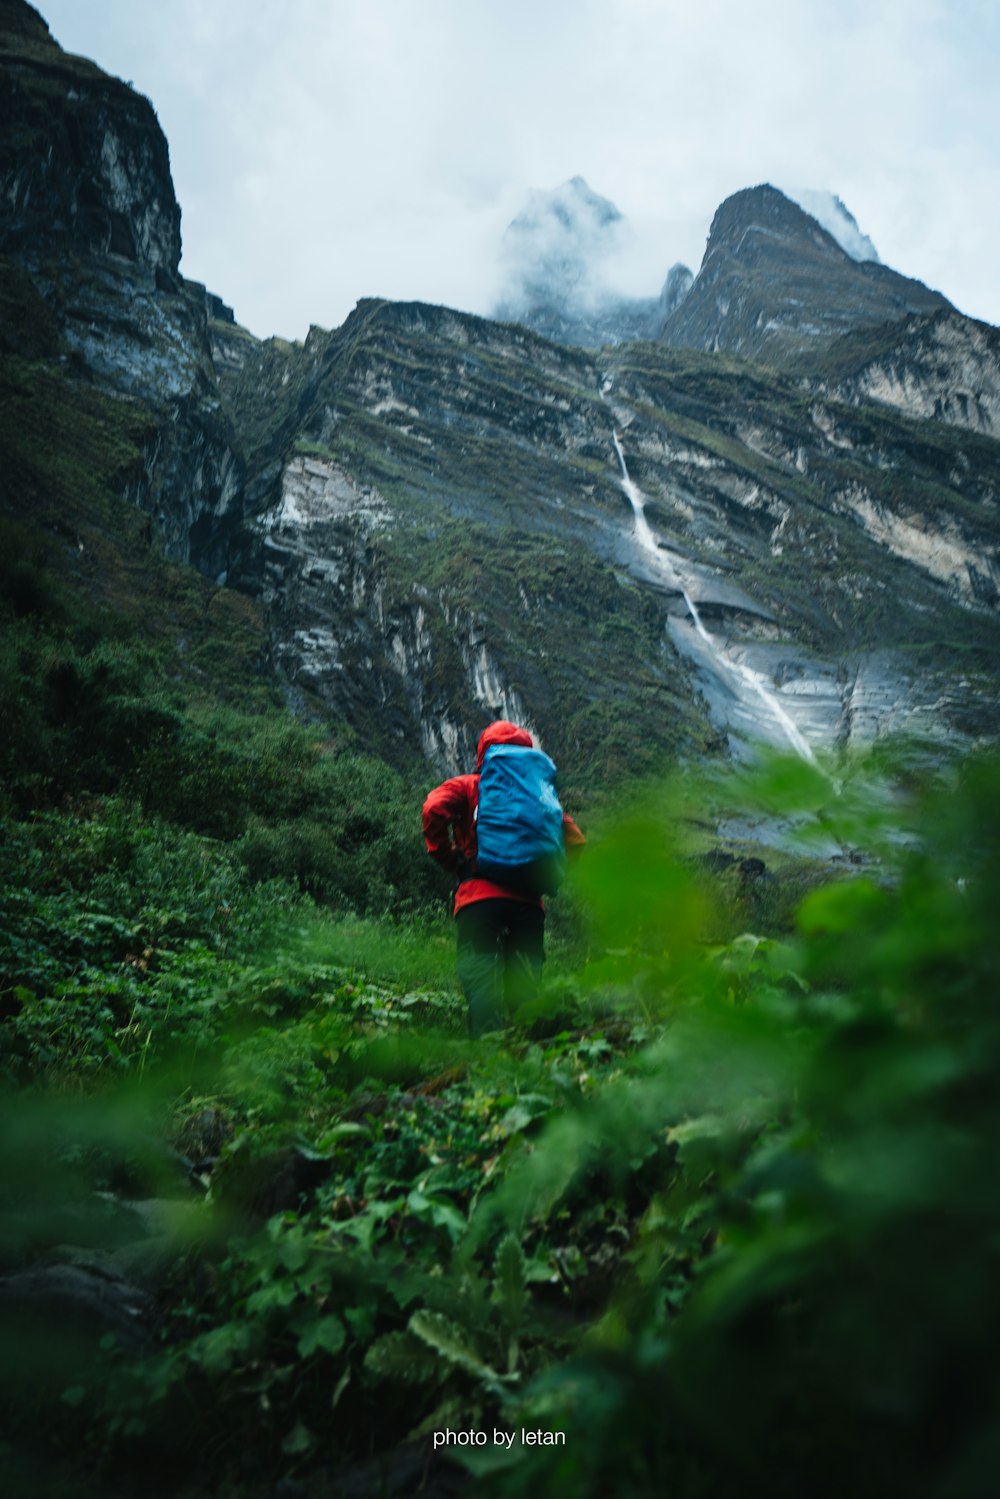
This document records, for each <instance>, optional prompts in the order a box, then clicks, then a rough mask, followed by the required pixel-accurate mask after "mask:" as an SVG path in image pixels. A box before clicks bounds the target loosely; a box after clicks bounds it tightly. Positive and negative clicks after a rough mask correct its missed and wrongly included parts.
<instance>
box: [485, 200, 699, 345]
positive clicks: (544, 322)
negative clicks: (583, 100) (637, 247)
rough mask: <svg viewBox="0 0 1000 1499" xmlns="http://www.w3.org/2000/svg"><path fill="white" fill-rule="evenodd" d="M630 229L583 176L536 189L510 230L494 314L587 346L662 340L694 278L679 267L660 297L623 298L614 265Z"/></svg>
mask: <svg viewBox="0 0 1000 1499" xmlns="http://www.w3.org/2000/svg"><path fill="white" fill-rule="evenodd" d="M629 234H630V231H629V228H628V225H627V223H626V221H625V219H624V217H623V216H622V214H621V213H620V212H619V211H618V209H617V208H616V207H615V205H614V204H613V203H612V202H611V201H610V200H609V199H607V198H602V197H601V196H600V194H598V193H595V192H594V191H593V189H592V188H591V187H590V186H589V185H588V184H587V182H585V181H584V179H583V178H582V177H573V178H571V179H570V181H569V182H564V183H563V184H562V185H561V186H560V187H557V188H554V189H553V190H552V191H551V192H547V193H542V192H538V193H535V194H533V196H532V198H531V200H530V202H529V203H528V205H527V206H526V207H525V208H524V209H523V210H522V212H521V213H519V214H518V215H517V217H516V218H514V219H513V220H512V221H511V223H510V224H509V225H508V226H507V229H506V231H505V233H504V237H503V244H502V246H501V259H502V263H503V269H504V286H503V291H502V293H501V296H500V298H499V300H498V302H497V305H496V307H495V308H494V316H495V317H497V318H499V319H501V320H503V321H508V322H518V323H523V324H524V326H525V327H527V328H531V329H532V330H533V331H534V332H535V333H541V334H543V335H544V336H545V337H546V338H551V339H555V340H556V341H557V342H559V343H570V344H578V345H579V346H580V347H582V348H586V349H597V348H600V347H601V346H602V345H604V344H617V343H621V342H622V341H623V340H632V341H634V340H636V339H641V338H653V337H655V336H656V334H657V333H659V331H660V329H661V328H662V327H663V324H664V321H665V319H666V318H667V316H668V315H669V314H670V313H671V312H672V311H673V310H674V309H675V308H676V307H677V306H679V304H680V303H681V301H683V299H684V297H685V296H686V294H687V292H688V290H689V289H690V286H691V282H692V280H693V277H692V275H691V272H690V271H689V270H688V268H687V267H686V266H683V265H675V266H674V267H673V269H672V270H671V271H670V273H669V275H668V277H667V279H666V281H665V282H664V285H663V289H662V291H661V293H660V295H659V297H633V296H625V295H623V294H622V292H621V290H620V289H616V285H615V279H616V278H615V274H614V262H615V257H616V256H617V255H620V254H621V253H622V251H623V250H624V249H625V248H626V247H627V244H628V241H629Z"/></svg>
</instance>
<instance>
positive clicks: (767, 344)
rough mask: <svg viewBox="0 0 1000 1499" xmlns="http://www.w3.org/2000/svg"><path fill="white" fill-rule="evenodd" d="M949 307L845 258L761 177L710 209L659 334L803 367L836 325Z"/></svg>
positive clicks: (841, 328)
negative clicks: (690, 272) (697, 252)
mask: <svg viewBox="0 0 1000 1499" xmlns="http://www.w3.org/2000/svg"><path fill="white" fill-rule="evenodd" d="M872 248H874V247H872ZM950 307H951V303H950V302H949V301H948V300H947V298H946V297H944V296H942V295H941V293H940V292H936V291H931V290H930V289H929V288H928V287H926V286H925V285H924V284H923V282H921V281H915V280H912V279H911V278H910V277H908V276H901V275H900V274H899V273H898V272H896V271H893V270H890V269H889V268H888V266H883V265H880V264H876V263H873V262H872V261H870V260H868V261H865V262H860V261H859V260H857V259H855V258H854V257H853V256H852V255H851V254H849V253H848V251H847V250H845V249H844V248H843V246H842V245H841V244H840V243H839V242H838V240H837V239H836V238H835V237H834V235H833V234H831V233H830V232H829V231H828V230H827V229H826V228H824V227H823V225H822V224H820V223H819V222H818V220H817V219H816V218H815V216H814V215H813V214H811V213H808V212H806V210H805V209H804V208H802V207H800V206H799V204H798V203H794V202H793V201H792V199H791V198H789V197H788V196H787V195H786V194H785V193H783V192H781V191H780V190H779V189H778V188H776V187H773V186H772V185H771V184H770V183H761V184H760V185H758V186H757V187H749V188H743V189H742V190H741V191H739V192H736V193H733V194H732V195H731V196H730V197H728V198H726V200H725V201H724V202H723V203H721V204H720V206H719V208H718V209H717V210H716V213H715V217H714V218H713V220H712V227H711V230H710V231H709V236H708V244H707V246H706V248H705V255H704V258H703V260H702V263H701V267H700V269H699V271H698V275H697V277H696V278H695V281H694V285H693V286H692V287H691V290H690V292H689V294H688V295H687V297H686V298H685V299H684V301H683V303H682V304H681V306H680V307H678V308H677V310H676V311H675V312H674V313H672V314H671V315H670V317H669V318H668V319H667V321H666V323H665V325H664V329H663V338H664V340H665V341H666V342H667V343H669V344H671V345H673V346H675V347H681V348H702V349H710V350H723V351H725V352H727V353H732V354H740V355H743V356H744V357H745V358H749V359H755V360H759V361H761V362H763V363H767V364H773V365H779V366H787V365H789V364H791V365H793V366H798V367H802V368H808V367H811V366H812V367H815V366H817V365H819V364H821V363H822V361H823V359H824V358H825V356H826V354H827V353H828V351H829V349H830V346H831V344H832V342H833V341H835V340H836V339H838V338H839V337H841V336H842V335H843V334H845V333H854V332H856V331H857V330H858V329H860V328H865V327H872V326H878V325H882V324H892V323H895V322H898V321H899V320H900V319H902V318H905V317H908V316H910V315H912V314H920V315H927V314H930V313H932V312H935V311H937V310H938V309H940V308H950Z"/></svg>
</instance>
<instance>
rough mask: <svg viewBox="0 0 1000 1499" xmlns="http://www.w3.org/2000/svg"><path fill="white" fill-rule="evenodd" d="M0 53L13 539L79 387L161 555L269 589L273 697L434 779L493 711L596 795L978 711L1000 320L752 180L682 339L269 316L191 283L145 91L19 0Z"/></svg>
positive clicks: (954, 724) (978, 726) (678, 297)
mask: <svg viewBox="0 0 1000 1499" xmlns="http://www.w3.org/2000/svg"><path fill="white" fill-rule="evenodd" d="M0 65H2V79H3V81H2V90H3V92H2V99H3V106H2V115H0V124H2V131H0V136H2V141H0V183H2V186H3V196H2V199H0V201H2V203H3V205H4V207H3V212H2V220H0V247H2V256H3V260H2V264H0V296H2V304H3V309H4V312H3V319H4V320H3V344H2V350H0V382H2V383H3V388H4V390H5V391H6V392H7V393H8V394H9V393H11V392H13V396H12V398H11V399H12V400H14V398H15V397H16V403H15V404H16V409H17V411H18V412H19V413H20V415H19V417H18V419H17V422H16V423H10V422H7V423H5V424H3V425H2V426H0V475H2V476H3V478H2V484H3V488H2V496H0V498H2V505H3V509H4V510H5V512H6V513H7V515H8V516H13V517H15V518H16V520H17V522H18V524H19V525H21V526H22V527H27V528H28V532H26V533H24V534H30V529H31V528H32V527H34V528H36V530H37V529H38V528H41V529H45V530H47V533H48V534H50V535H52V536H60V535H62V536H63V537H65V528H66V517H65V514H62V515H60V513H59V507H60V506H62V507H63V509H64V510H65V506H66V505H67V504H68V503H70V501H69V500H68V499H67V498H65V497H66V496H67V495H68V494H69V492H70V491H69V490H68V488H67V486H66V485H65V483H63V482H62V480H60V483H62V487H61V488H60V487H59V486H58V485H56V478H55V477H53V475H52V473H51V466H50V467H49V468H46V467H45V465H44V463H43V462H42V459H41V458H40V457H39V455H38V442H39V441H41V434H42V433H43V432H44V428H45V422H46V420H47V413H49V412H50V411H51V410H53V409H58V410H64V411H71V412H79V413H80V423H81V426H80V430H81V432H85V434H86V442H85V443H82V444H81V443H75V444H74V447H75V449H76V450H77V451H79V453H80V458H79V461H80V463H81V465H86V464H91V465H95V466H99V467H100V470H101V472H102V473H104V474H106V475H107V476H108V482H109V483H113V484H114V485H115V486H116V487H117V491H118V493H119V495H120V496H121V497H122V498H123V500H126V501H127V502H128V505H129V506H130V507H131V509H132V513H135V514H141V513H143V512H144V513H145V516H146V517H148V522H147V524H148V528H149V529H148V545H149V548H150V555H151V556H152V553H153V552H154V551H156V550H160V551H164V552H166V553H167V554H169V555H170V556H172V557H175V558H178V559H183V560H190V561H191V562H192V563H194V564H195V565H196V566H197V567H198V568H200V569H201V570H202V572H204V573H206V574H207V575H208V576H210V577H212V578H216V579H218V580H219V587H218V589H217V591H216V595H213V597H214V598H215V597H217V599H218V600H226V599H244V600H247V599H249V600H252V601H253V602H254V604H255V605H259V606H261V607H263V609H264V610H265V612H266V615H265V617H266V620H267V629H268V632H269V636H270V643H271V651H270V659H271V660H273V661H274V663H275V664H276V670H277V673H278V680H279V682H280V683H281V685H282V689H283V691H284V693H285V695H286V697H287V700H288V701H289V702H290V703H291V704H292V706H293V707H294V708H295V710H296V711H297V712H299V713H300V714H304V715H307V716H312V717H315V718H317V719H319V720H320V721H322V722H324V723H328V724H330V725H337V724H346V725H349V726H350V727H351V728H352V729H353V731H354V732H355V734H356V735H357V736H358V738H359V739H360V741H361V742H362V743H363V744H364V745H365V746H366V747H367V748H369V749H370V750H372V751H374V752H376V753H378V754H381V755H382V756H384V757H385V758H386V759H388V760H390V761H391V762H393V763H396V764H399V765H410V766H411V767H417V766H420V765H423V766H424V770H425V772H426V769H427V763H428V762H430V764H431V765H432V766H433V767H434V768H435V770H436V771H437V770H455V769H457V768H459V767H462V766H465V765H467V764H468V761H469V757H470V754H471V750H472V746H473V743H474V739H475V736H476V734H477V733H478V731H479V729H480V728H481V727H482V725H483V724H484V723H485V722H486V721H488V720H489V719H490V718H491V717H494V716H497V715H503V716H510V717H514V718H517V719H520V720H522V721H525V722H527V723H529V724H530V725H531V726H532V727H533V728H534V729H535V730H536V732H537V733H538V735H539V737H540V738H541V741H542V742H543V744H544V745H545V747H546V748H547V749H549V750H550V751H551V752H552V753H553V754H554V755H555V757H556V758H557V760H558V761H559V763H560V766H561V769H562V771H563V776H564V783H565V784H566V785H567V787H568V788H569V789H570V790H571V791H572V790H573V789H574V788H575V790H576V791H577V792H578V793H580V794H583V793H584V792H585V791H586V790H587V789H588V788H589V789H594V788H596V787H598V786H604V785H610V784H614V783H615V782H616V781H617V780H620V779H621V778H622V777H623V776H626V775H629V774H634V773H642V772H645V771H649V770H652V769H654V768H656V767H658V766H660V765H663V764H664V763H672V762H675V761H676V760H677V759H678V758H685V757H686V758H691V757H695V758H703V757H705V756H710V755H724V754H726V753H729V752H735V753H744V752H745V751H746V746H747V744H748V743H749V741H750V740H751V739H754V738H761V737H762V738H764V739H768V740H771V741H772V742H774V743H776V744H780V745H782V746H785V747H789V746H791V747H794V748H795V749H796V750H797V751H798V752H799V753H800V754H803V755H805V756H807V757H808V756H812V755H814V754H820V753H821V752H823V751H825V750H833V749H836V748H838V747H839V748H845V747H848V746H851V745H854V744H858V743H865V742H870V741H871V740H873V739H875V738H878V737H879V736H881V735H884V734H887V733H889V732H900V733H907V734H909V735H911V736H917V737H919V738H920V739H921V740H922V741H924V742H925V743H926V744H927V745H929V746H930V747H931V748H932V752H934V753H937V752H938V750H939V749H940V747H941V746H943V745H947V744H952V745H960V744H963V743H967V742H969V741H970V740H972V739H975V738H977V737H979V736H982V735H990V736H993V735H995V734H996V733H997V731H998V729H1000V700H998V699H1000V694H998V690H997V684H998V679H997V664H998V660H1000V616H998V598H1000V594H998V588H1000V521H998V512H997V502H998V497H1000V446H998V444H997V442H996V441H995V439H994V438H993V437H992V436H991V435H990V434H991V432H992V431H993V430H994V427H993V426H992V425H991V424H993V423H994V422H995V411H996V407H995V404H994V397H993V395H992V394H990V393H989V392H995V388H996V380H997V371H998V363H997V359H996V337H997V335H996V331H995V330H982V331H977V332H976V335H975V336H976V338H977V339H978V340H979V341H978V343H977V344H976V346H975V347H976V354H975V360H973V361H972V362H971V363H970V356H969V355H968V349H967V344H968V343H969V342H970V340H971V339H972V333H970V332H969V331H968V329H967V328H966V324H967V322H968V320H964V319H961V318H960V316H959V315H958V314H957V313H955V312H954V311H953V310H952V309H950V307H949V306H948V304H947V303H946V302H945V301H944V299H943V298H940V297H939V296H938V295H937V294H936V293H932V292H928V291H927V290H926V288H923V287H920V285H919V283H916V282H911V281H908V280H907V279H906V278H905V277H901V276H897V275H896V273H894V272H892V271H889V270H887V269H886V268H885V267H882V266H879V265H877V264H873V263H866V264H861V263H858V262H856V261H854V260H851V259H850V257H848V256H847V255H846V254H845V253H844V251H843V250H841V249H840V247H839V246H838V245H837V244H836V242H835V241H834V240H833V239H831V237H830V236H829V235H828V234H826V233H825V231H824V230H823V229H822V228H820V226H819V225H818V224H817V223H816V221H815V220H813V219H811V218H810V217H809V216H808V215H806V214H804V213H803V212H802V211H801V210H800V209H799V208H797V207H796V206H795V205H794V204H792V203H791V202H790V201H789V200H788V199H786V198H784V197H783V196H782V195H781V194H778V193H776V192H775V191H774V190H773V189H770V188H764V189H753V190H751V191H749V192H748V193H745V194H737V195H736V197H735V198H733V199H730V200H728V202H727V203H726V204H724V205H723V206H722V208H721V209H720V210H719V213H718V214H717V216H716V222H715V225H714V226H713V234H712V238H711V239H710V242H709V249H708V251H707V252H706V257H705V262H704V263H703V265H702V267H701V270H700V271H699V274H698V276H697V278H695V279H694V281H693V284H692V285H690V288H689V289H687V290H686V295H685V289H686V284H687V276H685V275H684V274H683V268H681V270H678V269H677V268H675V272H672V273H671V278H668V284H667V287H666V288H665V300H666V302H667V303H671V304H672V310H670V312H669V316H667V320H666V321H667V330H668V334H669V341H668V339H667V338H664V339H659V340H658V339H651V340H647V341H641V340H639V341H630V340H627V339H625V338H621V337H620V336H619V341H617V342H615V343H614V344H612V345H610V346H608V347H605V348H604V349H603V350H601V351H596V350H593V349H590V350H588V349H586V348H581V347H579V346H577V345H576V344H575V342H574V341H573V340H572V339H570V338H569V335H568V334H564V337H563V338H561V339H552V338H546V337H543V336H541V335H540V334H539V333H538V332H537V331H532V330H531V329H528V328H526V327H524V326H519V325H517V324H516V323H513V324H512V323H510V322H501V321H497V320H491V319H485V318H478V317H473V316H471V315H468V314H463V313H460V312H456V311H452V310H449V309H445V308H440V307H429V306H425V305H421V304H394V303H387V302H380V301H373V300H368V301H362V302H360V303H359V304H358V306H357V307H356V309H355V310H354V312H353V313H352V314H351V316H350V317H349V318H348V319H347V321H346V322H345V323H344V325H343V326H342V327H341V328H338V329H335V330H332V331H328V330H323V329H319V328H313V329H311V330H310V333H309V336H308V337H307V339H306V340H305V341H304V343H301V344H298V343H296V344H289V343H286V342H283V341H281V340H277V339H270V340H265V341H258V340H257V339H255V338H253V337H252V336H251V335H250V334H249V333H247V332H246V331H245V330H244V329H242V328H240V327H239V325H238V324H236V322H235V321H234V320H233V318H232V314H231V313H230V312H229V310H228V309H227V308H226V307H225V305H224V304H223V303H222V302H221V301H220V300H219V299H218V298H216V297H213V296H212V295H210V294H209V293H207V292H206V291H205V289H204V288H203V287H198V286H195V285H193V284H191V283H188V282H185V281H183V280H182V279H181V278H180V276H179V273H178V252H179V237H178V221H177V216H176V203H175V199H174V195H173V189H172V186H171V183H170V178H169V169H168V161H167V154H166V147H165V144H164V143H163V138H162V135H161V134H160V132H159V128H158V126H157V124H156V120H155V116H154V115H153V112H152V108H151V106H149V105H148V104H147V103H146V101H143V100H141V99H139V98H138V97H137V96H136V95H135V94H134V93H132V91H131V90H129V89H128V88H127V87H126V86H125V85H123V84H120V83H118V82H117V81H115V80H112V79H108V78H107V77H106V76H105V75H104V74H102V73H101V72H100V71H99V70H98V69H97V68H96V67H94V66H93V65H92V64H89V63H84V62H83V61H81V60H79V59H74V58H70V57H67V56H66V54H64V53H62V52H61V51H60V50H59V48H58V47H57V46H56V44H55V43H54V42H53V41H52V39H51V37H49V35H48V32H47V30H46V29H45V27H44V23H43V22H42V21H41V19H40V17H38V16H37V13H35V12H34V11H32V9H31V7H30V6H28V5H26V4H24V3H22V0H0ZM574 191H576V190H574ZM591 206H593V205H591ZM599 209H600V204H599V203H598V204H597V208H595V209H594V212H595V214H596V215H597V219H600V212H598V210H599ZM613 222H614V221H613V219H609V220H608V223H611V224H612V225H613ZM598 227H599V226H598ZM557 258H558V257H557ZM552 263H553V264H554V263H555V262H554V261H553V262H552ZM547 268H550V263H549V262H545V263H544V264H542V265H541V268H540V271H539V277H540V280H539V281H538V286H539V287H543V286H544V285H545V277H546V276H547V274H548V269H547ZM689 274H690V273H688V276H689ZM796 297H799V298H800V299H801V302H802V305H801V306H799V307H798V310H797V311H796V310H795V298H796ZM810 297H812V298H813V300H814V302H815V307H814V308H813V310H810V304H809V300H808V299H809V298H810ZM889 318H892V321H891V322H890V323H889V324H888V326H889V328H890V330H891V336H890V334H887V333H886V325H887V319H889ZM866 319H868V320H869V321H866ZM771 324H774V326H773V327H772V326H770V325H771ZM813 325H815V327H816V328H817V329H818V330H820V331H819V332H812V331H810V328H811V327H812V326H813ZM973 326H974V328H975V329H977V330H978V328H979V325H973ZM678 345H681V346H678ZM821 346H822V351H823V353H822V359H819V358H817V360H816V363H815V367H814V368H813V370H812V371H811V372H809V373H806V372H804V371H803V369H802V368H801V367H800V364H799V361H800V358H801V356H802V354H803V351H804V350H818V349H819V348H820V347H821ZM831 351H833V352H831ZM746 356H753V358H754V359H755V360H761V359H764V358H765V357H766V359H767V360H770V361H772V364H771V366H770V367H768V365H767V364H764V363H750V362H748V357H746ZM810 357H812V356H810ZM824 361H825V362H824ZM776 363H780V364H781V365H782V366H783V367H782V368H778V367H776ZM991 381H992V384H991V383H990V382H991ZM970 388H974V389H973V396H974V399H972V400H971V401H970V399H969V398H968V397H967V395H966V392H967V391H968V390H969V389H970ZM935 392H936V393H935ZM976 392H978V394H976ZM936 402H938V403H939V404H935V403H936ZM102 403H103V404H102ZM977 403H978V404H977ZM7 405H8V409H10V410H13V409H14V406H13V405H11V403H10V402H8V403H7ZM960 418H962V419H961V420H960ZM84 419H86V420H84ZM126 427H127V430H126ZM36 433H37V434H39V436H38V437H37V438H36V437H35V436H34V434H36ZM112 438H114V444H115V445H114V446H113V445H112ZM66 451H67V452H68V451H69V446H68V445H67V447H66ZM59 452H60V453H62V452H63V449H59ZM135 453H138V454H139V458H138V460H136V459H135V458H134V457H122V456H120V455H122V454H125V455H127V454H135ZM60 461H61V462H62V459H61V460H60ZM68 461H69V459H68V458H67V459H66V462H68ZM56 477H58V476H56ZM29 480H30V482H29ZM47 486H48V487H47ZM53 486H55V487H53ZM53 495H57V496H58V497H59V498H58V503H57V501H56V500H55V499H53ZM117 514H118V512H116V515H117ZM101 524H103V525H104V528H105V529H104V540H105V542H106V544H107V546H108V547H111V546H113V545H114V544H115V538H114V536H113V535H112V534H111V529H112V528H111V523H110V522H103V523H101ZM114 524H115V526H120V525H121V524H122V522H121V520H120V518H119V519H117V520H116V521H115V522H114ZM60 526H62V527H63V530H62V532H60ZM93 527H94V534H95V536H96V533H97V531H99V529H100V526H99V523H98V521H96V520H95V521H94V522H93ZM74 534H75V533H74ZM60 545H64V542H61V543H60ZM89 546H90V542H89V541H88V547H89ZM96 548H97V542H96V541H95V543H94V548H93V550H94V551H96ZM64 555H65V557H66V562H65V565H66V567H67V569H68V570H69V571H72V570H73V569H74V568H77V566H78V563H77V560H76V549H75V547H70V548H66V549H65V552H64ZM88 555H90V553H88ZM223 585H224V586H223ZM94 586H96V585H94ZM216 606H217V605H213V607H216ZM178 649H180V646H179V647H178ZM262 669H269V668H266V667H262ZM935 747H936V748H935Z"/></svg>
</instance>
